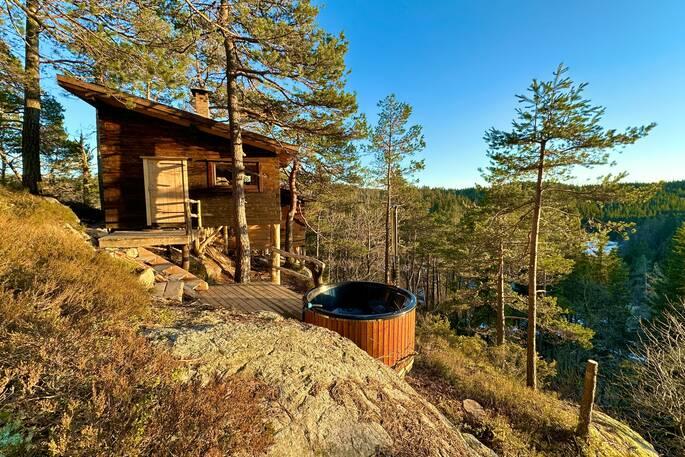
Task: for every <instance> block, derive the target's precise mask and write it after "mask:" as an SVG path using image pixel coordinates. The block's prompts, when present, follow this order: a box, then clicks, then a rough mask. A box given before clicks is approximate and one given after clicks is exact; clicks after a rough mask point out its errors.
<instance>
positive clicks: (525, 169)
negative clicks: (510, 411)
mask: <svg viewBox="0 0 685 457" xmlns="http://www.w3.org/2000/svg"><path fill="white" fill-rule="evenodd" d="M566 72H567V68H566V67H564V66H563V65H560V66H559V67H558V68H557V70H556V71H555V72H554V77H553V79H552V80H550V81H538V80H533V82H532V83H531V85H530V87H529V89H528V92H529V94H528V95H519V96H517V98H518V101H519V103H520V104H521V107H520V108H518V109H517V117H516V119H515V120H514V121H513V122H512V129H511V130H510V131H503V130H497V129H495V128H492V129H490V130H488V131H487V133H486V134H485V140H486V142H487V144H488V147H489V150H488V158H489V159H490V166H489V167H488V172H487V175H486V178H487V179H488V181H489V182H491V183H493V184H498V183H502V182H513V181H521V180H532V181H533V182H534V183H535V191H534V196H533V198H532V201H531V202H530V205H531V207H532V216H531V220H530V248H529V249H530V250H529V265H528V339H527V380H526V382H527V385H528V386H529V387H531V388H536V386H537V375H536V372H537V354H536V343H535V338H536V331H537V320H536V319H537V303H538V300H537V296H538V292H539V290H538V245H539V238H540V228H541V223H542V222H543V197H544V196H546V195H548V194H551V193H554V192H559V193H562V194H563V195H568V196H569V197H572V196H574V195H575V196H582V197H584V198H588V197H589V193H585V192H581V191H578V192H575V191H569V190H568V189H566V188H563V187H562V186H560V185H559V183H560V182H564V181H568V180H569V179H571V178H572V176H571V173H572V172H573V170H574V169H575V168H577V167H585V168H591V167H594V166H598V165H605V164H608V163H609V152H608V151H610V150H611V149H613V148H615V147H618V146H623V145H627V144H632V143H634V142H635V141H637V140H638V139H640V138H642V137H644V136H645V135H647V134H648V133H649V131H650V130H651V129H652V128H653V127H654V124H650V125H648V126H643V127H631V128H628V129H626V130H625V132H623V133H619V132H617V131H616V130H613V129H605V128H603V127H602V125H601V121H602V116H603V115H604V111H605V109H604V108H603V107H600V106H595V105H592V104H591V102H590V100H588V99H586V98H584V94H583V92H584V89H585V87H586V86H587V84H585V83H583V84H579V85H576V84H574V83H573V81H572V80H571V79H569V78H568V77H566V76H565V74H566ZM620 177H622V176H620V175H619V178H620Z"/></svg>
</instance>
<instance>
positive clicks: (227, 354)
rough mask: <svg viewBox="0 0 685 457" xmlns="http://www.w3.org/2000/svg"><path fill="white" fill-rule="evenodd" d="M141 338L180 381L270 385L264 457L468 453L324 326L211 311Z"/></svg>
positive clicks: (397, 382) (452, 433) (420, 401)
mask: <svg viewBox="0 0 685 457" xmlns="http://www.w3.org/2000/svg"><path fill="white" fill-rule="evenodd" d="M146 334H147V335H148V337H150V338H152V339H153V340H155V341H157V342H158V343H160V344H165V345H168V347H169V349H170V351H171V352H172V354H174V355H175V356H176V357H178V358H179V359H182V360H185V361H188V367H189V368H188V372H187V377H188V379H190V378H193V377H200V379H203V380H209V379H211V378H212V377H213V376H216V375H217V374H219V375H224V376H231V375H236V374H239V375H241V376H252V377H254V378H256V379H258V380H260V381H261V382H264V383H266V384H268V385H270V386H273V387H275V388H276V390H277V394H276V398H275V399H274V400H272V401H271V402H270V404H269V405H267V407H268V411H269V412H270V414H269V422H270V424H269V425H270V427H271V429H272V430H273V432H274V445H273V446H272V447H271V448H270V451H269V455H273V456H284V457H287V456H297V457H303V456H309V455H312V456H313V455H327V456H371V455H393V456H445V457H446V456H471V455H477V454H476V453H475V452H474V451H473V450H472V449H471V448H470V447H469V446H467V445H466V443H465V441H464V439H463V437H462V435H461V434H460V433H459V431H458V430H457V429H456V428H455V427H453V426H452V424H450V423H449V421H447V419H445V418H444V416H442V414H440V413H439V412H438V411H437V409H436V408H435V407H434V406H433V405H431V404H430V403H429V402H427V401H426V400H425V399H424V398H423V397H421V396H420V395H419V394H417V393H416V392H415V391H414V389H413V388H412V387H410V386H409V385H408V384H407V383H406V382H404V381H403V380H402V379H400V378H399V377H398V376H397V374H395V373H394V372H393V371H392V370H391V369H389V368H387V367H385V366H384V365H383V364H381V363H379V362H378V361H376V360H374V359H373V358H371V357H370V356H368V355H367V354H366V353H365V352H364V351H362V350H361V349H359V348H358V347H357V346H355V345H354V344H353V343H352V342H351V341H349V340H347V339H345V338H342V337H341V336H339V335H338V334H336V333H334V332H331V331H329V330H326V329H322V328H318V327H313V326H310V325H307V324H303V323H301V322H297V321H294V320H289V319H288V320H286V319H283V318H282V317H280V316H277V315H276V314H272V313H259V314H252V315H246V314H236V313H230V312H226V311H212V312H201V313H198V314H197V315H195V316H194V317H193V318H192V319H188V320H186V321H183V322H179V323H177V324H176V325H174V326H170V327H164V328H157V329H152V330H148V331H147V332H146Z"/></svg>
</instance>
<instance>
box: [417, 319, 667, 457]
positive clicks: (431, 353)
mask: <svg viewBox="0 0 685 457" xmlns="http://www.w3.org/2000/svg"><path fill="white" fill-rule="evenodd" d="M417 333H418V341H419V347H420V349H419V350H420V356H419V357H418V360H417V364H416V366H415V369H414V370H413V371H412V373H411V377H410V379H409V381H410V383H411V384H412V385H413V386H414V388H416V389H417V390H418V391H419V392H420V393H422V394H424V395H425V396H426V397H427V398H428V400H429V401H431V402H432V403H434V404H435V405H436V406H437V407H438V408H439V409H440V410H441V411H442V412H443V414H445V415H446V416H447V417H448V418H449V419H450V420H451V421H453V422H454V423H456V424H461V428H462V430H463V431H465V432H468V433H471V434H473V435H475V436H476V437H477V438H478V439H479V440H480V441H481V442H483V443H484V444H485V445H486V446H488V447H490V448H491V449H493V450H494V451H495V452H497V454H498V455H502V456H580V455H593V456H611V457H613V456H616V457H618V456H624V455H635V456H654V455H656V453H655V452H654V451H653V449H652V448H651V446H650V445H649V444H648V443H647V442H646V441H644V440H642V438H640V437H639V436H638V435H637V434H636V433H635V432H632V431H631V430H629V429H628V427H626V426H624V425H623V424H620V423H619V422H617V421H614V420H613V419H611V418H609V417H608V416H606V415H603V414H601V413H598V412H596V413H595V415H596V416H599V417H600V418H601V421H599V422H601V423H604V424H609V425H607V426H602V425H599V424H597V423H593V426H592V428H591V431H590V442H589V444H586V443H585V442H584V441H583V440H580V439H577V438H576V437H575V435H574V430H575V427H576V425H577V420H578V407H577V406H576V405H573V404H571V403H569V402H566V401H563V400H562V399H560V398H559V397H558V396H557V395H556V394H554V393H552V392H549V391H545V390H542V389H541V390H537V391H533V390H531V389H528V388H526V386H525V380H526V355H525V352H524V351H525V350H524V349H522V348H519V347H517V346H514V345H505V346H497V347H488V346H487V345H486V344H485V343H484V342H483V341H482V340H481V339H480V338H479V337H463V336H456V335H455V334H454V333H452V331H451V330H450V328H449V323H448V322H447V321H444V320H440V319H437V318H434V317H431V318H426V319H423V320H422V321H421V322H420V325H419V328H418V332H417ZM538 363H539V365H538V369H539V372H538V374H539V375H540V376H541V379H544V378H545V377H546V376H545V375H547V376H549V375H551V374H552V373H553V367H550V366H548V365H546V364H545V363H544V362H543V361H542V360H539V361H538ZM465 399H472V400H475V401H477V402H478V403H480V404H481V405H482V406H483V407H484V408H485V410H486V414H485V415H484V416H483V417H478V418H475V417H471V416H469V415H468V414H466V413H465V412H464V411H463V407H462V401H463V400H465ZM623 428H625V429H627V431H625V430H622V429H623Z"/></svg>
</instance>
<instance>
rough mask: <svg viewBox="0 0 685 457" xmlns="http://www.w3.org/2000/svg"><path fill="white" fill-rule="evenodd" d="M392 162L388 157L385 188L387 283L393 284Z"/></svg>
mask: <svg viewBox="0 0 685 457" xmlns="http://www.w3.org/2000/svg"><path fill="white" fill-rule="evenodd" d="M391 167H392V164H391V162H390V159H389V158H388V168H387V172H386V176H385V190H386V194H387V195H386V200H385V283H386V284H391V282H392V281H391V275H390V237H391V231H390V225H391V223H392V222H391V214H390V206H391V205H392V183H391V182H390V171H391Z"/></svg>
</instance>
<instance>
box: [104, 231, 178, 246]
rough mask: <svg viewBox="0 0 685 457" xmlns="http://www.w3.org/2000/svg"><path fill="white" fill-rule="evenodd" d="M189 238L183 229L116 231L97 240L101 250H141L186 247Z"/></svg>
mask: <svg viewBox="0 0 685 457" xmlns="http://www.w3.org/2000/svg"><path fill="white" fill-rule="evenodd" d="M190 241H191V236H190V235H189V234H188V233H187V232H186V230H185V229H176V230H140V231H124V230H121V231H116V232H112V233H109V234H107V235H104V236H101V237H100V238H98V245H99V246H100V247H101V248H141V247H151V246H178V245H187V244H188V243H190Z"/></svg>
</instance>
